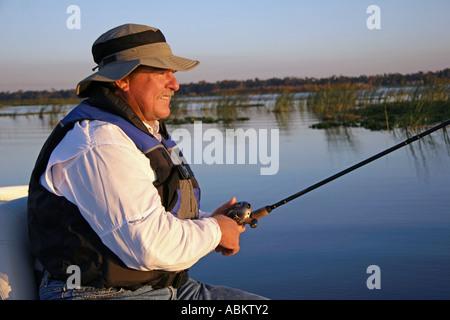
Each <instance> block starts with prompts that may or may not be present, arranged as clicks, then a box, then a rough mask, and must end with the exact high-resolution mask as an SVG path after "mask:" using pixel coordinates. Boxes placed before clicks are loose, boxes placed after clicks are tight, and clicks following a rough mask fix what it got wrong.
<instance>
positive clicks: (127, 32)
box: [77, 24, 200, 97]
mask: <svg viewBox="0 0 450 320" xmlns="http://www.w3.org/2000/svg"><path fill="white" fill-rule="evenodd" d="M92 56H93V57H94V61H95V62H96V63H97V65H98V66H97V67H96V68H98V71H97V72H96V73H94V74H92V75H90V76H89V77H87V78H86V79H84V80H82V81H80V82H79V83H78V85H77V95H78V96H80V97H87V96H88V94H89V92H88V91H89V90H88V89H89V86H90V85H91V84H92V82H94V81H97V82H114V81H117V80H120V79H122V78H124V77H126V76H127V75H128V74H130V73H131V72H132V71H133V70H134V69H136V68H137V67H138V66H140V65H144V66H150V67H156V68H162V69H170V70H174V71H188V70H191V69H193V68H195V67H197V66H198V65H199V63H200V62H198V61H196V60H190V59H186V58H181V57H177V56H174V55H173V54H172V50H171V49H170V46H169V45H168V44H167V42H166V38H165V37H164V35H163V34H162V32H161V31H160V30H159V29H156V28H153V27H149V26H144V25H139V24H124V25H121V26H118V27H116V28H114V29H111V30H109V31H107V32H105V33H104V34H102V35H101V36H100V37H99V38H98V39H97V40H96V41H95V42H94V44H93V45H92ZM96 68H94V69H93V70H95V69H96Z"/></svg>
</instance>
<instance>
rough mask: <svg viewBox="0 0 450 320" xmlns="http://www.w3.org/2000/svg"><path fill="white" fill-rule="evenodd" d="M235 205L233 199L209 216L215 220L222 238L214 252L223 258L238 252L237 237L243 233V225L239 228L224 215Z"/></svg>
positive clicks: (234, 199)
mask: <svg viewBox="0 0 450 320" xmlns="http://www.w3.org/2000/svg"><path fill="white" fill-rule="evenodd" d="M235 203H236V198H235V197H233V198H231V200H230V201H228V202H227V203H225V204H224V205H222V206H221V207H219V208H217V209H216V210H215V211H214V212H213V214H212V215H211V217H213V218H215V219H216V220H217V223H218V224H219V227H220V231H221V232H222V238H221V239H220V243H219V245H218V246H217V248H216V252H222V254H223V255H224V256H231V255H233V254H236V253H237V252H238V251H239V236H240V234H241V233H242V232H244V231H245V225H243V226H240V225H238V224H237V222H236V221H235V220H233V219H231V218H228V217H227V216H226V215H225V214H226V213H227V212H228V210H230V209H231V208H232V207H233V205H234V204H235Z"/></svg>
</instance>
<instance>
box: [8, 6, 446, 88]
mask: <svg viewBox="0 0 450 320" xmlns="http://www.w3.org/2000/svg"><path fill="white" fill-rule="evenodd" d="M72 4H74V5H77V6H79V8H80V13H81V15H80V26H81V29H78V30H77V29H74V30H70V29H68V28H67V26H66V20H67V19H68V18H69V16H70V15H71V14H68V13H67V12H66V10H67V7H68V6H69V5H72ZM372 4H375V5H378V6H379V7H380V10H381V15H380V21H381V29H379V30H369V29H368V28H367V26H366V20H367V19H368V18H369V16H370V14H368V13H366V9H367V7H368V6H369V5H372ZM128 22H133V23H140V24H146V25H151V26H154V27H158V28H160V29H161V31H162V32H163V33H164V35H165V36H166V39H167V41H168V43H169V44H170V45H171V47H172V50H173V51H174V53H175V54H177V55H180V56H185V57H188V58H193V59H197V60H200V62H201V64H200V66H199V67H198V68H196V69H194V70H193V71H189V72H180V73H177V78H178V80H179V82H180V83H188V82H197V81H201V80H205V81H218V80H225V79H238V80H240V79H253V78H256V77H258V78H260V79H267V78H271V77H288V76H292V77H328V76H331V75H348V76H353V75H361V74H366V75H369V74H383V73H391V72H400V73H411V72H417V71H436V70H441V69H444V68H447V67H450V1H448V0H428V1H424V0H370V1H366V0H277V1H275V0H272V1H266V0H239V1H236V0H228V1H215V0H209V1H207V0H190V1H181V0H172V1H162V0H160V1H152V0H147V1H138V0H135V1H133V0H129V1H105V0H95V1H94V0H90V1H85V0H70V1H66V0H58V1H55V0H34V1H32V0H0V24H1V29H0V30H1V31H0V41H1V45H0V57H1V59H0V72H1V77H0V91H15V90H19V89H23V90H41V89H52V88H53V89H73V88H74V87H75V86H76V84H77V83H78V81H80V80H81V79H83V78H85V77H86V76H88V75H89V74H91V73H92V72H91V69H92V68H93V67H94V66H95V64H94V62H93V60H92V56H91V46H92V43H93V42H94V41H95V39H96V38H97V37H98V36H99V35H100V34H102V33H103V32H105V31H107V30H109V29H111V28H113V27H115V26H118V25H120V24H123V23H128Z"/></svg>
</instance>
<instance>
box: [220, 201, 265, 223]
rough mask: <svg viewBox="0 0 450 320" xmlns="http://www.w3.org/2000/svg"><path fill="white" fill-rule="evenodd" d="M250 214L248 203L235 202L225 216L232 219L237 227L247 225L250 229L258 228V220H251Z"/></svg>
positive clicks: (250, 208)
mask: <svg viewBox="0 0 450 320" xmlns="http://www.w3.org/2000/svg"><path fill="white" fill-rule="evenodd" d="M251 214H252V206H251V205H250V203H248V202H245V201H242V202H236V203H235V204H234V206H233V208H231V209H230V211H228V213H227V214H226V215H227V217H229V218H231V219H234V220H235V221H236V222H237V224H239V225H245V224H249V225H250V227H251V228H256V227H257V226H258V220H257V219H253V218H252V215H251Z"/></svg>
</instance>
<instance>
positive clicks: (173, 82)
mask: <svg viewBox="0 0 450 320" xmlns="http://www.w3.org/2000/svg"><path fill="white" fill-rule="evenodd" d="M168 77H169V79H168V82H167V87H168V88H169V89H171V90H173V91H177V90H178V89H180V85H179V84H178V81H177V78H175V74H174V72H173V71H171V72H169V73H168Z"/></svg>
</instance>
